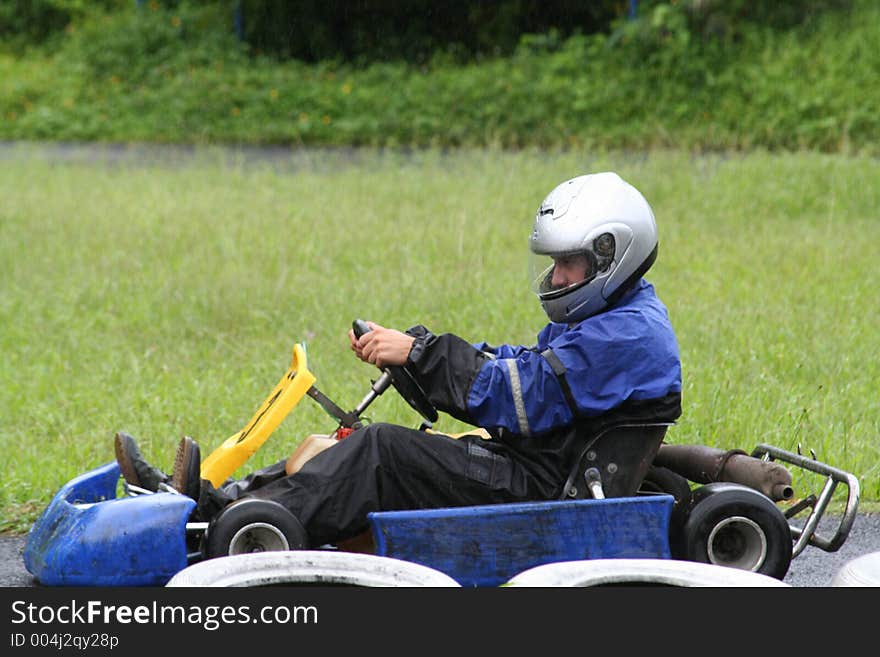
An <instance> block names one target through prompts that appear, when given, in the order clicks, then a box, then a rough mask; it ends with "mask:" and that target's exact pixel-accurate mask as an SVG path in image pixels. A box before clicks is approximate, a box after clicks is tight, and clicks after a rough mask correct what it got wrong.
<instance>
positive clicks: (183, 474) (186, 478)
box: [171, 436, 202, 501]
mask: <svg viewBox="0 0 880 657" xmlns="http://www.w3.org/2000/svg"><path fill="white" fill-rule="evenodd" d="M201 467H202V459H201V454H200V452H199V444H198V443H197V442H196V441H195V440H193V439H192V438H190V437H189V436H184V437H183V438H181V440H180V444H179V445H178V446H177V455H176V456H175V457H174V474H173V475H171V487H172V488H174V490H176V491H177V492H178V493H181V494H182V495H187V496H189V497H191V498H193V499H194V500H196V501H198V499H199V481H200V479H201V478H200V474H201Z"/></svg>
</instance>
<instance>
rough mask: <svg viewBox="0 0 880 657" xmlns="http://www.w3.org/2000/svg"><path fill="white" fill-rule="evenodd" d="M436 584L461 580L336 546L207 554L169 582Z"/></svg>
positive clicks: (225, 584)
mask: <svg viewBox="0 0 880 657" xmlns="http://www.w3.org/2000/svg"><path fill="white" fill-rule="evenodd" d="M280 584H284V585H294V586H295V585H298V584H299V585H307V586H326V585H348V586H364V587H371V586H374V587H379V586H401V587H403V586H410V587H414V586H432V587H453V586H459V584H458V582H456V581H455V580H454V579H452V578H451V577H449V576H448V575H446V574H445V573H441V572H440V571H439V570H435V569H433V568H429V567H428V566H423V565H421V564H416V563H411V562H409V561H402V560H400V559H392V558H391V557H380V556H377V555H373V554H358V553H353V552H336V551H332V550H293V551H287V552H253V553H249V554H236V555H233V556H228V557H219V558H217V559H208V560H207V561H201V562H199V563H197V564H193V565H192V566H188V567H186V568H184V569H183V570H181V571H180V572H178V573H177V574H176V575H174V577H172V578H171V580H169V582H168V583H167V584H166V586H170V587H187V586H188V587H193V586H220V587H234V586H275V585H280Z"/></svg>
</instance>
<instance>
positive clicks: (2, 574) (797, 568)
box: [0, 513, 880, 588]
mask: <svg viewBox="0 0 880 657" xmlns="http://www.w3.org/2000/svg"><path fill="white" fill-rule="evenodd" d="M837 521H838V518H836V517H833V516H832V517H828V518H825V519H823V521H822V523H821V525H820V528H819V530H820V533H822V534H823V535H826V536H828V535H830V534H831V533H832V532H833V531H834V530H835V527H836V524H835V523H836V522H837ZM24 544H25V537H24V536H0V586H3V587H13V586H17V587H32V586H39V584H38V583H37V582H35V581H34V578H33V577H32V576H31V574H30V573H28V572H27V570H26V569H25V567H24V562H23V561H22V551H23V550H24ZM870 552H880V513H867V514H861V515H858V516H857V517H856V520H855V522H854V523H853V527H852V530H851V531H850V533H849V537H848V538H847V540H846V542H845V543H844V544H843V546H842V547H841V548H840V550H838V551H837V552H831V553H828V552H823V551H822V550H820V549H818V548H815V547H811V546H810V547H807V548H806V549H805V550H804V551H803V552H802V553H801V554H800V555H799V556H798V557H797V558H796V559H795V560H794V561H793V562H792V564H791V568H790V569H789V571H788V575H786V577H785V582H786V583H787V584H790V585H791V586H793V587H811V588H817V587H819V588H821V587H828V586H830V584H831V580H832V578H833V577H834V574H835V573H836V572H837V571H838V569H839V568H841V567H842V566H843V565H844V564H845V563H847V562H848V561H850V560H852V559H855V558H856V557H858V556H861V555H863V554H868V553H870Z"/></svg>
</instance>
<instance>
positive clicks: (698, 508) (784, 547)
mask: <svg viewBox="0 0 880 657" xmlns="http://www.w3.org/2000/svg"><path fill="white" fill-rule="evenodd" d="M677 538H678V540H676V541H673V543H675V544H677V545H679V546H680V549H681V551H682V554H681V555H674V556H677V557H680V558H682V559H686V560H688V561H697V562H702V563H711V564H715V565H719V566H727V567H730V568H739V569H741V570H747V571H752V572H756V573H760V574H762V575H769V576H770V577H775V578H776V579H780V580H781V579H783V578H784V577H785V574H786V573H787V572H788V568H789V566H790V565H791V558H792V536H791V529H790V528H789V526H788V520H786V518H785V515H784V514H783V513H782V511H780V509H779V507H777V506H776V504H774V503H773V502H772V501H771V500H770V499H769V498H768V497H766V496H765V495H762V494H761V493H759V492H758V491H756V490H754V489H752V488H748V487H747V486H743V485H741V484H734V483H728V482H715V483H711V484H706V485H705V486H701V487H699V488H697V489H695V490H694V491H693V494H692V506H691V508H690V511H689V512H688V516H687V520H686V521H685V523H684V527H683V528H682V530H681V534H680V536H679V537H677Z"/></svg>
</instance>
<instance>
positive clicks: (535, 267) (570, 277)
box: [529, 251, 597, 299]
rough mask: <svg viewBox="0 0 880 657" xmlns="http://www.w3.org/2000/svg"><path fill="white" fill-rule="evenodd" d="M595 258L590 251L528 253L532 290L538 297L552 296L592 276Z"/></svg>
mask: <svg viewBox="0 0 880 657" xmlns="http://www.w3.org/2000/svg"><path fill="white" fill-rule="evenodd" d="M596 272H597V267H596V257H595V256H594V255H593V253H592V252H590V251H579V252H577V253H565V254H555V255H553V256H550V255H546V254H542V253H535V252H533V251H530V252H529V278H530V280H531V287H532V292H534V293H535V294H537V295H538V296H539V297H540V298H541V299H555V298H558V297H561V296H562V295H564V294H566V293H567V292H570V291H571V290H574V289H576V288H578V287H580V286H582V285H585V284H586V283H589V282H590V281H591V280H593V279H594V278H595V277H596Z"/></svg>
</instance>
